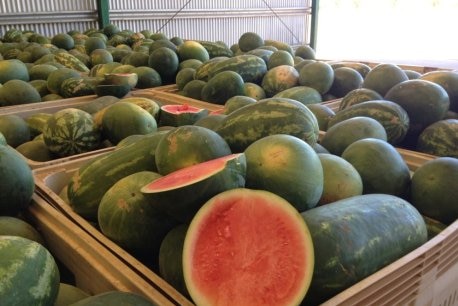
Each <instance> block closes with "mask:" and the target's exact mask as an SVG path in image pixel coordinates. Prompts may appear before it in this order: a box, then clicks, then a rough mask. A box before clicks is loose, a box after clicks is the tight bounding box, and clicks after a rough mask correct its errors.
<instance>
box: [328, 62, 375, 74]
mask: <svg viewBox="0 0 458 306" xmlns="http://www.w3.org/2000/svg"><path fill="white" fill-rule="evenodd" d="M330 65H331V67H332V68H333V69H337V68H340V67H348V68H352V69H355V70H356V71H358V72H359V74H361V76H362V77H363V78H365V77H366V75H367V74H368V73H369V71H371V70H372V68H371V67H370V66H369V65H367V64H364V63H361V62H353V61H338V62H332V63H330Z"/></svg>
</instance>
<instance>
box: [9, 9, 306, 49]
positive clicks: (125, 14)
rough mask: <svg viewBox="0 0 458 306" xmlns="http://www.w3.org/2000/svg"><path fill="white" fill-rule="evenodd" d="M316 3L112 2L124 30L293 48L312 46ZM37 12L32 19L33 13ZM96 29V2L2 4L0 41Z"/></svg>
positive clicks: (115, 19)
mask: <svg viewBox="0 0 458 306" xmlns="http://www.w3.org/2000/svg"><path fill="white" fill-rule="evenodd" d="M311 2H312V1H311V0H232V1H214V0H192V1H191V0H177V1H170V0H150V1H131V0H110V1H109V6H110V21H111V22H112V23H114V24H116V25H118V26H119V27H120V28H121V29H131V30H133V31H141V30H145V29H148V30H153V31H158V32H163V33H165V34H166V35H167V36H169V37H173V36H180V37H183V38H187V39H200V40H212V41H215V40H222V41H224V42H226V43H228V44H232V43H234V42H237V40H238V38H239V37H240V35H241V34H243V33H244V32H247V31H253V32H256V33H259V34H260V35H261V36H262V37H263V38H265V39H275V40H280V41H284V42H287V43H289V44H304V43H309V42H310V34H309V32H310V22H311ZM32 12H33V13H32ZM95 27H97V5H96V0H70V1H68V0H51V1H49V0H34V1H30V0H19V1H14V0H1V1H0V35H2V34H3V33H4V32H6V31H7V30H8V29H10V28H16V29H20V30H34V31H37V32H39V33H42V34H44V35H47V36H53V35H55V34H57V33H62V32H67V31H69V30H71V29H76V30H80V31H84V30H86V29H88V28H95Z"/></svg>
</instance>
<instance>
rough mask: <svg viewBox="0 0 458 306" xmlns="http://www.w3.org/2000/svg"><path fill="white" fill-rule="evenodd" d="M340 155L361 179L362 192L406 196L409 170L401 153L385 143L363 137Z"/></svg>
mask: <svg viewBox="0 0 458 306" xmlns="http://www.w3.org/2000/svg"><path fill="white" fill-rule="evenodd" d="M342 158H344V159H345V160H346V161H348V162H349V163H350V164H352V165H353V167H355V169H356V170H357V171H358V173H359V174H360V175H361V179H362V181H363V193H364V194H367V193H385V194H391V195H395V196H400V197H402V196H406V195H407V193H408V188H409V186H410V171H409V168H408V166H407V163H406V162H405V161H404V159H403V158H402V156H401V154H400V153H399V152H398V151H397V150H396V149H395V148H394V147H393V146H392V145H391V144H389V143H388V142H386V141H384V140H381V139H376V138H364V139H360V140H357V141H355V142H353V143H352V144H350V145H349V146H348V147H347V148H346V149H345V150H344V151H343V152H342Z"/></svg>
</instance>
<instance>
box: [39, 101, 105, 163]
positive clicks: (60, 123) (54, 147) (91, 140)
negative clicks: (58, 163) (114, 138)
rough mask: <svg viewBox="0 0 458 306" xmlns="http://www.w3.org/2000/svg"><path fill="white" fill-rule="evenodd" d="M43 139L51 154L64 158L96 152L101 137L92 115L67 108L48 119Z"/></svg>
mask: <svg viewBox="0 0 458 306" xmlns="http://www.w3.org/2000/svg"><path fill="white" fill-rule="evenodd" d="M43 138H44V142H45V143H46V146H47V147H48V149H49V150H50V151H51V152H53V153H56V154H58V155H59V156H62V157H64V156H71V155H76V154H80V153H85V152H90V151H93V150H95V149H96V148H98V147H99V145H100V138H101V136H100V131H99V130H98V129H97V127H96V126H95V124H94V121H93V119H92V117H91V115H90V114H88V113H86V112H84V111H82V110H79V109H75V108H66V109H63V110H60V111H58V112H56V113H54V114H53V116H52V117H50V118H49V119H48V121H47V123H46V126H45V128H44V130H43Z"/></svg>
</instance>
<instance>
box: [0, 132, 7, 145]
mask: <svg viewBox="0 0 458 306" xmlns="http://www.w3.org/2000/svg"><path fill="white" fill-rule="evenodd" d="M6 145H7V142H6V138H5V136H4V135H3V133H2V132H0V146H6Z"/></svg>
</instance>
